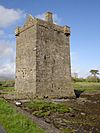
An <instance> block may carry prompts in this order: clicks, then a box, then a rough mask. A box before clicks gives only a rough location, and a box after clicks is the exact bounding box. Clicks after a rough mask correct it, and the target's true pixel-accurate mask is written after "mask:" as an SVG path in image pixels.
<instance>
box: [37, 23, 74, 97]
mask: <svg viewBox="0 0 100 133" xmlns="http://www.w3.org/2000/svg"><path fill="white" fill-rule="evenodd" d="M69 37H70V36H66V35H65V34H64V33H63V32H60V31H56V30H54V29H52V28H50V26H48V28H47V27H44V26H41V25H40V26H39V25H38V26H37V44H36V46H37V49H36V93H37V94H36V95H37V96H39V97H44V96H46V97H65V96H71V95H73V89H72V86H71V74H70V73H71V71H70V48H69V47H70V46H69Z"/></svg>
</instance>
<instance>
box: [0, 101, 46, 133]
mask: <svg viewBox="0 0 100 133" xmlns="http://www.w3.org/2000/svg"><path fill="white" fill-rule="evenodd" d="M0 124H1V125H3V127H4V128H5V129H6V132H7V133H45V132H44V130H43V129H40V128H39V127H38V126H37V125H36V124H34V123H33V122H32V121H31V120H30V119H28V118H27V117H26V116H24V115H22V114H21V113H18V112H17V111H16V109H15V108H13V107H12V106H10V105H9V104H8V103H7V102H6V101H5V100H3V99H0Z"/></svg>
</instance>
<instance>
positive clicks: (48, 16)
mask: <svg viewBox="0 0 100 133" xmlns="http://www.w3.org/2000/svg"><path fill="white" fill-rule="evenodd" d="M36 25H40V26H43V27H45V28H48V29H53V30H55V31H59V32H62V33H64V34H66V35H70V27H68V26H59V25H57V24H54V23H53V18H52V13H50V12H47V13H45V20H41V19H38V18H33V17H32V16H31V15H29V16H28V18H27V20H26V22H25V24H24V26H23V27H17V28H16V31H15V35H16V36H17V35H19V34H20V33H21V32H24V31H25V30H27V29H29V28H31V27H32V26H36Z"/></svg>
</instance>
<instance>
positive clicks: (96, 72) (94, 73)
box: [90, 69, 99, 77]
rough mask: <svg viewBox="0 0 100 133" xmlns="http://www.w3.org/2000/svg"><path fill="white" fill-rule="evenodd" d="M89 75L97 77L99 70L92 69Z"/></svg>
mask: <svg viewBox="0 0 100 133" xmlns="http://www.w3.org/2000/svg"><path fill="white" fill-rule="evenodd" d="M90 73H91V75H92V76H94V77H97V75H99V70H95V69H92V70H90Z"/></svg>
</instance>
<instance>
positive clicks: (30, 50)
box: [15, 26, 36, 95]
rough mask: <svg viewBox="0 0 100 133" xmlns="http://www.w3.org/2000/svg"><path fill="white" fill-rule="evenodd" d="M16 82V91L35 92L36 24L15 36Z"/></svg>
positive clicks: (32, 93)
mask: <svg viewBox="0 0 100 133" xmlns="http://www.w3.org/2000/svg"><path fill="white" fill-rule="evenodd" d="M16 43H17V44H16V82H15V88H16V91H17V92H18V93H22V94H23V93H26V94H29V93H31V95H34V94H35V93H36V26H33V27H31V28H29V29H27V30H25V31H24V32H21V33H20V34H19V35H18V36H17V37H16Z"/></svg>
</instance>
